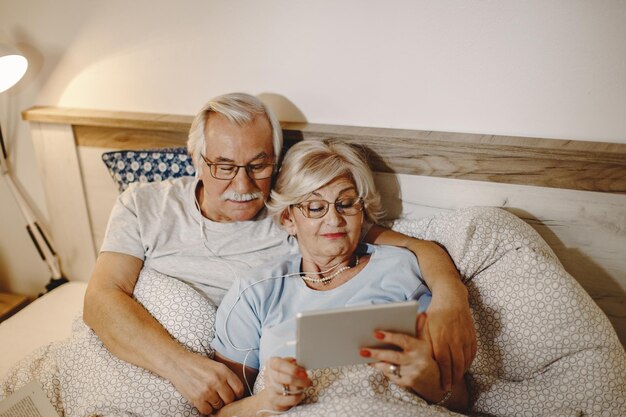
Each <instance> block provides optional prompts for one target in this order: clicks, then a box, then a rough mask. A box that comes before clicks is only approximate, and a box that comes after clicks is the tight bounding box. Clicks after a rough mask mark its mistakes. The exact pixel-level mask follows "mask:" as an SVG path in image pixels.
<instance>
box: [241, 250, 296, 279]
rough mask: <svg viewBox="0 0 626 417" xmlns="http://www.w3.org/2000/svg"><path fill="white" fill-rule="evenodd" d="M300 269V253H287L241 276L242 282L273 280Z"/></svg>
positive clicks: (294, 273)
mask: <svg viewBox="0 0 626 417" xmlns="http://www.w3.org/2000/svg"><path fill="white" fill-rule="evenodd" d="M299 271H300V255H299V254H288V255H284V256H281V257H279V258H277V259H272V260H270V261H267V262H265V263H263V264H261V265H259V266H257V267H255V268H253V269H251V270H250V271H248V272H246V273H245V274H244V275H243V276H242V277H241V283H242V284H248V285H250V284H254V283H258V282H260V281H264V282H275V281H278V280H280V279H283V278H286V277H288V276H291V275H297V274H299Z"/></svg>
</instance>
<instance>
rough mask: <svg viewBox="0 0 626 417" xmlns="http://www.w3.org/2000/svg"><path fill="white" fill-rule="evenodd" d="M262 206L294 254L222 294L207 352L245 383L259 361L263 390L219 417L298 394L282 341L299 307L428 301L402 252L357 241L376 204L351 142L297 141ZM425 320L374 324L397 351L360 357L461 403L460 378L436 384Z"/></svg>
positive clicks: (299, 376) (425, 391)
mask: <svg viewBox="0 0 626 417" xmlns="http://www.w3.org/2000/svg"><path fill="white" fill-rule="evenodd" d="M268 208H269V210H270V212H271V213H272V214H273V215H274V219H275V220H276V221H278V222H279V223H280V224H281V225H282V226H283V227H284V228H285V229H286V230H287V232H288V233H289V234H290V235H291V236H293V237H294V238H296V239H297V242H298V246H299V248H300V253H301V255H300V256H291V257H289V258H285V259H281V260H279V261H277V262H275V263H273V265H271V266H267V267H265V268H261V270H260V271H257V272H256V273H255V274H254V276H253V277H252V276H251V277H248V278H242V279H238V280H237V281H236V283H235V285H233V287H232V288H231V289H230V291H229V292H228V294H227V295H226V297H225V298H224V300H223V301H222V304H221V305H220V307H219V309H218V314H217V322H216V337H215V339H214V341H213V343H212V346H213V347H214V348H215V350H216V359H217V360H219V361H221V362H223V363H225V364H226V365H228V366H229V367H230V368H231V369H232V370H233V371H235V372H236V373H237V374H238V375H240V377H241V378H242V380H245V381H246V382H251V381H254V380H255V379H256V377H257V375H258V371H259V369H261V368H262V367H263V366H265V367H266V369H265V372H266V373H265V382H266V384H265V386H266V387H265V388H264V389H263V390H261V391H260V392H257V393H255V395H253V396H251V397H247V398H244V399H242V400H240V401H236V402H235V403H232V404H230V405H228V406H226V407H224V408H223V409H221V410H220V412H219V414H218V415H220V416H221V415H225V416H227V415H237V416H240V417H243V416H247V415H251V416H254V415H256V414H257V413H258V412H259V411H270V412H271V411H284V410H287V409H289V408H291V407H293V406H295V405H297V404H299V403H300V402H302V401H303V399H304V397H305V393H306V388H307V387H309V386H310V385H311V384H312V381H311V379H310V377H309V375H308V374H307V372H306V370H305V369H303V368H302V367H301V366H299V365H298V364H297V363H296V361H295V359H293V358H292V356H294V352H293V347H292V346H291V344H290V343H289V341H292V340H294V339H295V316H296V314H297V313H298V312H302V311H310V310H320V309H330V308H339V307H344V306H354V305H366V304H372V303H373V304H379V303H388V302H393V301H404V300H410V299H419V301H420V305H421V306H422V307H424V306H427V305H428V302H429V298H430V293H429V290H428V288H427V287H426V285H425V284H424V283H423V282H422V280H421V277H420V270H419V266H418V264H417V261H416V259H415V256H414V255H413V254H412V253H411V252H409V251H407V250H405V249H400V248H395V247H389V246H375V245H369V244H363V243H360V240H361V236H360V234H361V230H362V226H363V223H364V222H376V220H377V219H378V218H379V216H380V214H381V207H380V198H379V195H378V193H377V191H376V189H375V186H374V181H373V178H372V173H371V171H370V170H369V168H368V166H367V163H366V162H365V159H364V158H363V156H362V155H361V154H360V153H359V152H358V151H357V150H356V149H355V148H353V147H351V146H349V145H346V144H342V143H338V142H332V141H324V142H317V141H305V142H300V143H298V144H296V145H295V146H294V147H293V148H292V149H291V150H290V151H289V152H288V153H287V155H286V156H285V160H284V162H283V165H282V169H281V171H280V174H279V175H278V178H277V181H276V186H275V188H274V190H273V191H272V194H271V200H270V202H269V203H268ZM365 229H367V228H365ZM425 326H427V320H426V317H425V315H424V314H420V315H419V316H418V317H417V325H416V327H417V330H418V337H412V336H408V335H403V334H396V333H392V332H386V331H376V332H375V337H376V338H378V339H380V340H382V341H384V342H385V343H387V344H390V345H395V346H397V347H398V349H397V350H395V349H394V350H385V349H371V348H363V349H361V352H360V354H361V355H362V356H365V357H370V358H372V359H374V360H375V361H376V362H374V363H373V364H372V366H374V367H375V368H377V369H378V370H379V371H380V372H381V373H382V374H383V375H385V376H386V377H387V378H389V380H390V381H391V382H393V383H395V384H397V385H399V386H401V387H405V388H408V389H410V390H412V392H414V393H415V394H416V395H418V396H420V397H422V398H423V399H424V400H426V401H427V402H429V403H435V404H439V405H444V406H446V407H448V408H451V409H464V408H466V407H467V401H468V395H467V390H466V387H465V384H464V382H461V383H458V384H456V385H453V387H452V390H450V391H445V390H443V389H442V388H441V387H440V384H439V381H440V375H439V368H438V365H437V363H436V362H435V360H434V359H433V354H432V349H431V343H430V340H429V338H428V336H427V334H428V332H427V331H425V330H426V329H425ZM362 366H365V365H362Z"/></svg>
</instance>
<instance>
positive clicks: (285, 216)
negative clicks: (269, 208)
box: [280, 207, 296, 236]
mask: <svg viewBox="0 0 626 417" xmlns="http://www.w3.org/2000/svg"><path fill="white" fill-rule="evenodd" d="M280 223H281V224H282V225H283V227H284V228H285V230H286V231H287V233H289V234H290V235H292V236H295V235H296V223H295V221H294V219H293V213H292V212H291V210H290V209H289V207H287V208H286V209H285V210H283V213H282V214H281V215H280Z"/></svg>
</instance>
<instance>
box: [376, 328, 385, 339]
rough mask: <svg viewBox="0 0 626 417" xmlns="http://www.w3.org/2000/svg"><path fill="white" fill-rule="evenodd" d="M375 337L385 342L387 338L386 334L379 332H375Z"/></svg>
mask: <svg viewBox="0 0 626 417" xmlns="http://www.w3.org/2000/svg"><path fill="white" fill-rule="evenodd" d="M374 337H375V338H376V339H379V340H383V339H384V338H385V334H384V333H383V332H379V331H378V330H377V331H375V332H374Z"/></svg>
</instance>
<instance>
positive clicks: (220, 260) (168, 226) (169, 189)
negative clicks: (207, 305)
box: [100, 177, 298, 305]
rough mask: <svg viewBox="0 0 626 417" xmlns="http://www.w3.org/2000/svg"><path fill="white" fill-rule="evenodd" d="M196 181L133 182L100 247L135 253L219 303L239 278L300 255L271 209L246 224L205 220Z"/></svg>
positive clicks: (133, 254)
mask: <svg viewBox="0 0 626 417" xmlns="http://www.w3.org/2000/svg"><path fill="white" fill-rule="evenodd" d="M197 184H198V180H197V179H196V178H193V177H183V178H177V179H172V180H166V181H162V182H155V183H135V184H132V185H131V186H130V187H129V188H128V189H127V190H126V191H125V192H124V193H122V194H121V195H120V196H119V198H118V200H117V203H116V204H115V206H114V207H113V210H112V212H111V217H110V219H109V224H108V226H107V231H106V235H105V237H104V242H103V244H102V247H101V249H100V251H101V252H119V253H124V254H127V255H132V256H135V257H137V258H139V259H141V260H143V261H144V267H149V268H152V269H155V270H156V271H158V272H161V273H163V274H166V275H169V276H171V277H174V278H177V279H180V280H182V281H184V282H187V283H188V284H190V285H191V286H192V287H194V288H196V289H197V290H199V291H201V292H203V293H204V294H206V295H207V297H208V298H209V299H211V300H212V301H213V302H215V303H216V305H218V304H219V303H220V301H221V300H222V298H223V297H224V294H226V291H228V289H229V288H230V287H231V285H232V283H233V282H234V281H235V279H236V278H238V277H241V276H243V275H244V274H245V272H246V271H248V270H250V269H251V268H253V267H256V266H258V265H261V264H263V263H265V262H268V261H271V260H273V259H280V258H282V257H284V256H285V255H288V254H295V253H298V246H297V242H296V240H295V239H293V238H291V237H289V235H288V234H287V233H286V232H285V231H284V230H283V229H282V228H280V227H279V226H277V225H276V224H275V223H274V222H273V221H272V218H271V217H269V216H268V215H267V211H266V210H263V211H262V212H261V213H259V215H258V216H257V217H256V218H255V219H254V220H249V221H242V222H233V223H219V222H214V221H211V220H209V219H207V218H205V217H204V216H202V214H201V213H200V210H199V208H198V206H197V203H196V196H195V189H196V186H197Z"/></svg>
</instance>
